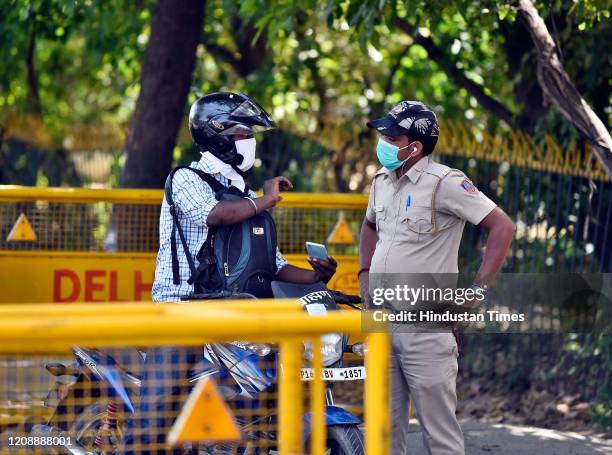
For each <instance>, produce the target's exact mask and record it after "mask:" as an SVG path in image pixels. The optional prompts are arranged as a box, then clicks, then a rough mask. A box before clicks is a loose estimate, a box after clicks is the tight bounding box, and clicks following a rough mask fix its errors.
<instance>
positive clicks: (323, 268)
mask: <svg viewBox="0 0 612 455" xmlns="http://www.w3.org/2000/svg"><path fill="white" fill-rule="evenodd" d="M306 251H307V252H308V263H309V264H310V266H311V267H312V269H313V270H314V271H315V272H316V273H317V276H318V280H321V281H323V282H324V283H328V282H329V280H331V278H332V277H333V276H334V273H336V267H338V263H337V262H336V261H335V260H334V258H332V257H331V256H329V255H328V254H327V248H325V245H321V244H320V243H313V242H306Z"/></svg>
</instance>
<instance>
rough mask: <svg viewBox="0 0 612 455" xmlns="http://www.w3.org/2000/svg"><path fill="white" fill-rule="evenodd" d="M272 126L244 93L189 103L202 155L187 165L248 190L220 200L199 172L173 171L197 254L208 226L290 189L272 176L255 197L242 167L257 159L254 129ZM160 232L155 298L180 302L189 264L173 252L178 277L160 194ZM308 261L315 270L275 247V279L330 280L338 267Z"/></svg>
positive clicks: (272, 201)
mask: <svg viewBox="0 0 612 455" xmlns="http://www.w3.org/2000/svg"><path fill="white" fill-rule="evenodd" d="M273 128H276V125H275V123H274V122H273V121H272V119H271V118H270V116H269V115H268V113H267V112H266V111H265V110H264V109H263V108H262V107H261V106H259V105H258V104H257V103H256V102H255V101H253V100H252V99H250V98H249V97H248V96H246V95H244V94H235V93H225V92H223V93H213V94H210V95H206V96H204V97H202V98H200V99H198V100H197V101H196V102H195V103H193V105H192V106H191V110H190V112H189V131H190V132H191V136H192V138H193V141H194V142H195V143H196V144H197V145H198V146H199V148H200V150H201V154H202V158H201V159H200V160H199V161H198V162H193V163H191V165H190V167H191V168H194V169H198V170H200V171H203V172H205V173H206V174H209V175H211V176H212V177H214V178H215V179H216V180H217V181H218V182H219V183H221V184H222V185H223V186H225V187H229V186H230V185H231V186H233V187H235V188H237V189H238V190H240V191H243V192H245V193H246V194H245V197H243V198H241V199H238V200H229V201H228V200H223V201H218V200H217V199H216V197H215V192H214V191H213V189H212V188H211V187H210V185H208V184H207V183H206V182H205V181H203V180H202V179H201V178H200V177H199V176H198V175H197V174H195V173H194V172H191V171H189V170H187V169H180V170H178V171H177V172H176V174H175V175H174V178H173V182H172V197H173V199H174V205H175V206H176V209H177V210H176V211H177V212H178V215H177V217H178V221H179V223H180V225H181V228H182V230H183V232H184V234H185V241H186V244H187V246H188V249H189V253H190V254H191V256H193V257H196V255H197V253H198V252H199V250H200V248H201V247H202V245H203V243H204V241H205V239H206V238H207V235H208V230H209V228H214V227H219V226H226V225H233V224H236V223H240V222H242V221H244V220H247V219H249V218H251V217H253V216H254V215H256V214H259V213H261V212H262V211H265V210H268V209H271V208H272V207H274V206H275V205H276V204H277V203H278V202H279V201H280V200H281V199H282V198H281V196H280V190H286V189H291V188H292V184H291V182H290V181H289V180H288V179H287V178H285V177H282V176H280V177H274V178H273V179H270V180H267V181H266V182H265V183H264V186H263V193H264V194H263V196H262V197H256V195H255V193H254V192H253V191H251V190H250V189H249V188H248V187H247V185H246V184H245V182H244V176H245V172H247V171H248V170H249V169H250V168H251V167H252V166H253V163H254V162H255V147H256V140H255V138H254V137H253V136H254V134H257V133H260V132H263V131H267V130H270V129H273ZM159 231H160V242H159V244H160V246H159V252H158V255H157V266H156V270H155V281H154V283H153V300H155V301H158V302H162V301H178V300H180V299H181V297H184V296H186V295H188V294H189V293H190V291H192V289H193V288H192V285H191V284H190V283H188V279H189V277H190V269H189V264H188V258H187V255H185V254H177V253H175V258H174V259H175V261H176V260H177V259H178V275H179V277H178V278H179V279H178V280H177V277H176V271H173V270H172V267H171V265H172V261H173V258H172V256H173V252H172V250H173V248H174V247H173V242H172V232H173V217H172V215H171V213H170V210H169V204H168V201H167V198H164V202H163V205H162V210H161V215H160V229H159ZM178 251H180V245H179V247H178ZM310 263H311V266H312V267H313V270H306V269H301V268H298V267H295V266H292V265H290V264H287V261H286V260H285V259H284V258H283V256H282V254H281V253H280V251H278V250H277V251H276V267H277V274H276V278H277V279H278V280H280V281H287V282H292V283H315V282H317V281H324V282H328V281H329V280H330V278H331V277H332V276H333V274H334V272H335V269H336V262H335V261H334V260H333V259H331V258H330V261H329V262H326V261H320V260H319V261H314V262H310ZM175 269H176V267H175ZM177 283H178V284H177Z"/></svg>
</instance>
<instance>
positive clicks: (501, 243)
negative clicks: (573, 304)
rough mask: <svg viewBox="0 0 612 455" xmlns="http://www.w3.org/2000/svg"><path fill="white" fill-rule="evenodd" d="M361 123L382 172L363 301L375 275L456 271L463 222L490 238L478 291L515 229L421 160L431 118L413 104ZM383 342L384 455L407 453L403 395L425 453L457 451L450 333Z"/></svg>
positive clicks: (470, 190) (362, 275) (459, 182)
mask: <svg viewBox="0 0 612 455" xmlns="http://www.w3.org/2000/svg"><path fill="white" fill-rule="evenodd" d="M367 126H368V127H369V128H373V129H375V130H376V131H377V132H378V134H379V140H378V145H377V148H376V152H377V156H378V160H379V161H380V164H381V165H382V166H383V167H382V168H381V169H380V170H379V171H378V172H377V173H376V175H375V176H374V181H373V182H372V187H371V190H370V197H369V203H368V208H367V212H366V216H365V219H364V221H363V224H362V228H361V239H360V250H359V273H358V277H359V284H360V288H361V292H362V295H363V296H367V297H368V298H367V300H370V301H371V295H372V292H373V284H372V282H373V281H374V277H376V276H381V275H382V276H387V275H389V274H394V273H395V274H399V273H401V274H422V273H433V274H442V273H444V274H451V273H457V272H458V266H457V262H458V261H457V259H458V251H459V244H460V242H461V236H462V233H463V228H464V226H465V222H466V221H469V222H470V223H472V224H475V225H478V226H481V227H483V228H485V229H486V230H488V232H489V235H488V240H487V243H486V252H485V254H484V258H483V261H482V264H481V266H480V269H479V271H478V273H477V275H476V278H475V281H474V286H473V287H475V288H477V289H475V291H479V292H484V291H486V289H487V287H488V285H489V283H490V282H491V281H492V279H493V277H494V276H495V274H496V273H497V272H498V271H499V270H500V268H501V266H502V264H503V262H504V259H505V257H506V254H507V252H508V249H509V246H510V243H511V241H512V237H513V235H514V231H515V226H514V224H513V223H512V221H511V220H510V218H508V216H507V215H506V214H505V213H504V212H503V211H502V210H501V209H500V208H498V207H496V205H495V203H493V202H492V201H491V200H490V199H489V198H488V197H486V196H485V195H484V194H482V193H481V192H480V191H478V189H477V188H476V187H475V186H474V185H473V184H472V182H471V181H470V180H469V179H468V178H467V177H466V176H465V174H464V173H463V172H461V171H458V170H456V169H451V168H449V167H447V166H444V165H442V164H439V163H436V162H435V161H433V160H432V159H431V158H430V157H429V155H430V154H431V153H432V152H433V151H434V148H435V145H436V142H437V140H438V132H439V126H438V121H437V118H436V115H435V114H434V112H433V111H431V110H430V109H429V108H428V107H427V106H426V105H424V104H423V103H421V102H417V101H402V102H401V103H399V104H398V105H396V106H395V107H394V108H393V109H392V110H391V111H390V112H389V113H388V115H387V116H385V117H383V118H380V119H378V120H374V121H370V122H368V124H367ZM370 274H372V280H370ZM404 276H406V275H404ZM367 303H368V306H371V303H369V302H367ZM477 303H478V301H473V302H470V305H471V306H475V305H476V304H477ZM391 340H392V359H391V381H392V388H391V394H392V398H391V407H392V422H393V423H392V448H393V451H392V453H393V454H394V455H400V454H401V455H403V454H405V453H406V450H407V447H406V436H407V427H408V408H409V406H408V402H409V396H410V397H412V400H413V402H414V403H415V407H416V414H417V417H418V419H419V422H420V423H421V426H422V428H423V439H424V443H425V447H426V448H427V452H428V453H430V454H435V455H443V454H449V455H450V454H453V455H457V454H463V453H465V451H464V443H463V434H462V432H461V428H460V427H459V424H458V422H457V419H456V416H455V410H456V406H457V395H456V379H457V356H458V350H457V344H456V341H455V337H454V336H453V333H452V330H451V328H450V327H446V328H443V329H442V330H437V331H432V330H418V328H417V327H415V328H414V329H413V330H410V331H406V330H403V331H402V330H395V327H394V328H393V330H392V333H391Z"/></svg>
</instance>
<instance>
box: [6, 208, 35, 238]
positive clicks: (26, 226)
mask: <svg viewBox="0 0 612 455" xmlns="http://www.w3.org/2000/svg"><path fill="white" fill-rule="evenodd" d="M35 240H36V232H34V229H32V225H31V224H30V222H29V221H28V218H27V217H26V216H25V214H24V213H22V214H21V215H19V218H17V222H15V225H14V226H13V229H11V232H9V235H8V236H7V237H6V241H7V242H32V241H35Z"/></svg>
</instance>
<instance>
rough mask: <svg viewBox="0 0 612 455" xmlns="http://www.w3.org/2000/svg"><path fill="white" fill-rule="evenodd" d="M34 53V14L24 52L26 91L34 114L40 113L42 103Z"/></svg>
mask: <svg viewBox="0 0 612 455" xmlns="http://www.w3.org/2000/svg"><path fill="white" fill-rule="evenodd" d="M35 54H36V14H33V15H32V24H31V29H30V36H29V40H28V50H27V52H26V68H27V78H28V91H29V93H30V102H31V103H32V110H33V111H34V113H35V114H38V115H41V114H42V104H41V102H40V92H39V90H38V75H37V74H36V67H35V65H34V55H35Z"/></svg>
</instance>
